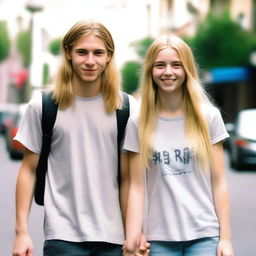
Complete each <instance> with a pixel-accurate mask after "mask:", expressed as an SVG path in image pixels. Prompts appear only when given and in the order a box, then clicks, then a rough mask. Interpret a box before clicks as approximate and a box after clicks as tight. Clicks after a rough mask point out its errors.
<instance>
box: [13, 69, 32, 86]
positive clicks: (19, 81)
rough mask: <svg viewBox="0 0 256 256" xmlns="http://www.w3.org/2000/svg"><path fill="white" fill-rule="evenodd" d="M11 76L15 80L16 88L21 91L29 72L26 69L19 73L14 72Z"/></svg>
mask: <svg viewBox="0 0 256 256" xmlns="http://www.w3.org/2000/svg"><path fill="white" fill-rule="evenodd" d="M10 76H11V78H12V79H13V80H14V83H15V85H16V87H17V88H18V89H21V88H22V86H23V84H24V82H25V81H26V79H27V77H28V71H27V70H26V69H20V70H19V71H17V72H12V73H11V74H10Z"/></svg>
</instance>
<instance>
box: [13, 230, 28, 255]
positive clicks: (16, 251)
mask: <svg viewBox="0 0 256 256" xmlns="http://www.w3.org/2000/svg"><path fill="white" fill-rule="evenodd" d="M12 255H13V256H33V243H32V240H31V238H30V236H29V235H17V236H16V239H15V242H14V246H13V252H12Z"/></svg>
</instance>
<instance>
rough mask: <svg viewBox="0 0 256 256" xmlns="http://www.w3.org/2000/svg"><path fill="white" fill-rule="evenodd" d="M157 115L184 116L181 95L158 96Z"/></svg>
mask: <svg viewBox="0 0 256 256" xmlns="http://www.w3.org/2000/svg"><path fill="white" fill-rule="evenodd" d="M159 115H161V116H163V117H180V116H184V108H183V97H182V95H180V94H177V95H159Z"/></svg>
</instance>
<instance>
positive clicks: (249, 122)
mask: <svg viewBox="0 0 256 256" xmlns="http://www.w3.org/2000/svg"><path fill="white" fill-rule="evenodd" d="M238 133H239V135H240V136H241V137H243V138H246V139H250V140H256V110H245V111H241V113H240V115H239V118H238Z"/></svg>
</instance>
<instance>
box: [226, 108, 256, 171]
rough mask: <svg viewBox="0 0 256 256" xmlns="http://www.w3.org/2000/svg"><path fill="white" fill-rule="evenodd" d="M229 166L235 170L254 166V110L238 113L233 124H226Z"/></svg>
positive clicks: (255, 162) (255, 161) (255, 117)
mask: <svg viewBox="0 0 256 256" xmlns="http://www.w3.org/2000/svg"><path fill="white" fill-rule="evenodd" d="M226 127H228V131H229V134H230V139H229V146H228V150H229V153H230V164H231V166H232V167H234V168H235V169H237V170H243V169H245V168H246V167H249V166H256V109H245V110H242V111H240V112H239V113H238V115H237V118H236V121H235V123H234V124H233V125H232V124H228V126H226Z"/></svg>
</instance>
